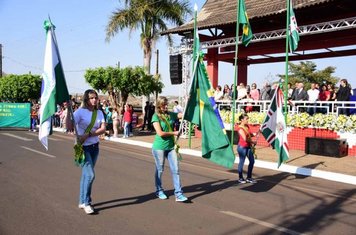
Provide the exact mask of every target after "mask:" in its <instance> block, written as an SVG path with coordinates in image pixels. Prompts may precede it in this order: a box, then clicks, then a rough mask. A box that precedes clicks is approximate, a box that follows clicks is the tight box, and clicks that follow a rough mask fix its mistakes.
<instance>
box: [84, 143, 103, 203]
mask: <svg viewBox="0 0 356 235" xmlns="http://www.w3.org/2000/svg"><path fill="white" fill-rule="evenodd" d="M83 149H84V154H85V161H84V164H83V165H82V177H81V179H80V192H79V204H85V205H90V203H91V186H92V184H93V182H94V179H95V172H94V166H95V163H96V160H97V159H98V155H99V143H97V144H92V145H88V146H83Z"/></svg>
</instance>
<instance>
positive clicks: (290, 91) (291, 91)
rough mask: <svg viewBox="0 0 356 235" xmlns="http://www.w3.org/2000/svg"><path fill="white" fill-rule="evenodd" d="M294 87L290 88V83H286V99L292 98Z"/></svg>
mask: <svg viewBox="0 0 356 235" xmlns="http://www.w3.org/2000/svg"><path fill="white" fill-rule="evenodd" d="M293 91H294V89H293V88H292V84H291V83H290V82H289V83H288V99H292V95H293Z"/></svg>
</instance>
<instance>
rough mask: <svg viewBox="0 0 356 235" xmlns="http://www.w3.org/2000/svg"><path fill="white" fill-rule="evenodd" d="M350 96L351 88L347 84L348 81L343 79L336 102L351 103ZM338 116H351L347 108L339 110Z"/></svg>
mask: <svg viewBox="0 0 356 235" xmlns="http://www.w3.org/2000/svg"><path fill="white" fill-rule="evenodd" d="M350 96H351V88H350V86H349V83H348V82H347V80H346V79H341V80H340V87H339V90H338V91H337V92H336V99H335V101H350ZM344 106H345V107H347V106H348V105H347V104H345V105H344ZM344 106H343V107H344ZM338 114H339V115H340V114H344V115H349V110H348V109H347V108H339V112H338Z"/></svg>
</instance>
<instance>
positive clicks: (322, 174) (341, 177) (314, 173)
mask: <svg viewBox="0 0 356 235" xmlns="http://www.w3.org/2000/svg"><path fill="white" fill-rule="evenodd" d="M105 140H108V141H113V142H118V143H123V144H130V145H138V146H141V147H145V148H152V144H151V143H147V142H144V141H138V140H130V139H128V138H108V137H106V138H105ZM180 153H182V154H186V155H190V156H195V157H201V151H197V150H192V149H180ZM235 163H238V158H236V159H235ZM247 164H248V162H246V163H245V165H247ZM255 166H256V167H259V168H264V169H269V170H275V171H280V172H288V173H291V174H298V175H304V176H311V177H316V178H322V179H326V180H331V181H336V182H341V183H346V184H352V185H356V176H352V175H346V174H341V173H334V172H330V171H322V170H317V169H310V168H305V167H298V166H292V165H288V164H282V165H281V166H280V167H279V168H278V167H277V166H278V165H277V162H275V163H274V162H268V161H262V160H258V159H256V161H255Z"/></svg>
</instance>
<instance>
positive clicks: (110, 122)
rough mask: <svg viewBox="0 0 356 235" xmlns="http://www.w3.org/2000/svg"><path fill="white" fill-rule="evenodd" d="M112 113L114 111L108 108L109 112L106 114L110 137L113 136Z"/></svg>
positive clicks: (107, 129)
mask: <svg viewBox="0 0 356 235" xmlns="http://www.w3.org/2000/svg"><path fill="white" fill-rule="evenodd" d="M112 111H113V109H112V107H108V111H107V113H106V131H107V135H108V136H109V137H110V136H111V135H112V134H113V119H112Z"/></svg>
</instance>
